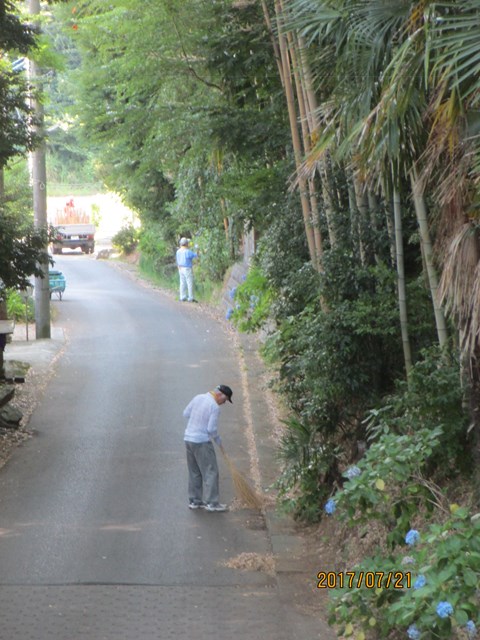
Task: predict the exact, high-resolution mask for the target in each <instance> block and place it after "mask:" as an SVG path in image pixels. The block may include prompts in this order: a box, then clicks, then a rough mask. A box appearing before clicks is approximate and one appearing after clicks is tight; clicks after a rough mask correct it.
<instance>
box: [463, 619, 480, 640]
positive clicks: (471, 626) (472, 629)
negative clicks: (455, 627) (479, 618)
mask: <svg viewBox="0 0 480 640" xmlns="http://www.w3.org/2000/svg"><path fill="white" fill-rule="evenodd" d="M465 629H466V630H467V634H468V637H469V640H471V639H472V638H474V637H475V636H476V635H477V627H476V626H475V623H474V621H473V620H469V621H468V622H467V624H466V625H465Z"/></svg>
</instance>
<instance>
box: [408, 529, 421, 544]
mask: <svg viewBox="0 0 480 640" xmlns="http://www.w3.org/2000/svg"><path fill="white" fill-rule="evenodd" d="M419 540H420V534H419V533H418V531H417V530H416V529H410V531H409V532H408V533H407V535H406V536H405V542H406V543H407V544H408V545H410V546H411V547H413V545H414V544H416V543H417V542H418V541H419Z"/></svg>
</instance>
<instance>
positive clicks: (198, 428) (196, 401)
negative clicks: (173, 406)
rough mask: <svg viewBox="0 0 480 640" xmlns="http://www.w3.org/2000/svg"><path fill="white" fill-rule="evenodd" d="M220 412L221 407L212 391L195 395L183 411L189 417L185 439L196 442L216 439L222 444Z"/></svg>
mask: <svg viewBox="0 0 480 640" xmlns="http://www.w3.org/2000/svg"><path fill="white" fill-rule="evenodd" d="M219 414H220V407H219V405H218V404H217V401H216V400H215V398H214V397H213V395H212V394H211V393H210V392H209V393H201V394H199V395H198V396H195V397H194V398H193V400H191V401H190V403H189V404H188V405H187V406H186V407H185V409H184V411H183V415H184V417H185V418H188V423H187V428H186V429H185V435H184V438H183V439H184V440H186V441H187V442H196V443H201V442H208V441H209V440H214V441H215V442H216V443H217V444H218V445H220V444H221V442H222V441H221V438H220V436H219V435H218V431H217V428H218V416H219Z"/></svg>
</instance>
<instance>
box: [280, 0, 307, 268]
mask: <svg viewBox="0 0 480 640" xmlns="http://www.w3.org/2000/svg"><path fill="white" fill-rule="evenodd" d="M275 14H276V18H277V28H278V39H279V45H280V57H281V62H282V69H283V79H284V83H285V86H284V88H285V96H286V100H287V109H288V118H289V122H290V131H291V134H292V144H293V152H294V156H295V164H296V167H297V169H299V168H300V166H301V164H302V145H301V140H300V134H299V131H298V125H297V113H296V108H295V97H294V93H293V87H292V78H291V65H290V57H289V54H288V48H287V42H286V37H285V34H284V28H283V22H282V8H281V4H280V0H275ZM298 184H299V190H300V201H301V205H302V214H303V222H304V226H305V235H306V238H307V244H308V251H309V254H310V260H311V261H312V264H313V265H315V262H316V259H315V238H314V234H313V227H312V219H311V211H310V205H309V201H308V195H307V194H308V187H307V184H306V180H305V178H304V177H301V176H300V178H299V183H298Z"/></svg>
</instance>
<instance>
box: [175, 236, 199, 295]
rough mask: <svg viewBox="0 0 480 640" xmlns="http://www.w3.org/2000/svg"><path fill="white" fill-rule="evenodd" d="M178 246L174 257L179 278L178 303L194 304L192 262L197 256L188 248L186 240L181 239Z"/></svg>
mask: <svg viewBox="0 0 480 640" xmlns="http://www.w3.org/2000/svg"><path fill="white" fill-rule="evenodd" d="M179 244H180V246H179V248H178V249H177V254H176V257H177V267H178V275H179V277H180V301H181V302H186V301H187V300H188V302H196V300H195V299H194V297H193V260H194V259H195V258H198V254H197V253H195V251H192V250H191V249H189V248H188V244H189V241H188V238H181V239H180V243H179ZM187 296H188V297H187Z"/></svg>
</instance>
